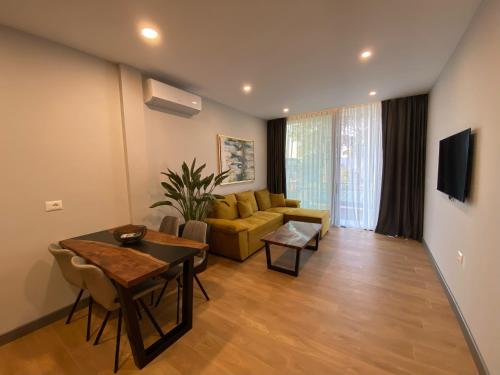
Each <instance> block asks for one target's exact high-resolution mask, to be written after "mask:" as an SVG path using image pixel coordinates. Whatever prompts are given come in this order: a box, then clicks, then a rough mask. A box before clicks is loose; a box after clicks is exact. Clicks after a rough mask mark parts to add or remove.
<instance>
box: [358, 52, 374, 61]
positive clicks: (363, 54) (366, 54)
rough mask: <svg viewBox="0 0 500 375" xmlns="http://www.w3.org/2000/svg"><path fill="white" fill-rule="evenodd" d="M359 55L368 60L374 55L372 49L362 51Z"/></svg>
mask: <svg viewBox="0 0 500 375" xmlns="http://www.w3.org/2000/svg"><path fill="white" fill-rule="evenodd" d="M359 56H360V57H361V59H362V60H367V59H369V58H370V57H371V56H372V51H369V50H365V51H362V52H361V54H360V55H359Z"/></svg>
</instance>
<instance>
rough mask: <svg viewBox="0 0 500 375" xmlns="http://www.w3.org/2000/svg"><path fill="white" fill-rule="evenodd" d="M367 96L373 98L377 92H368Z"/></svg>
mask: <svg viewBox="0 0 500 375" xmlns="http://www.w3.org/2000/svg"><path fill="white" fill-rule="evenodd" d="M368 95H370V96H375V95H377V92H376V91H370V92H369V93H368Z"/></svg>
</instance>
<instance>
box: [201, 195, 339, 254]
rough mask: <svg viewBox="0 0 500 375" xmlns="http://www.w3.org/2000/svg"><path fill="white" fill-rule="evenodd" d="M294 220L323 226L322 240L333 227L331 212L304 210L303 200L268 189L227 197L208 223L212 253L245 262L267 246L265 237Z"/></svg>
mask: <svg viewBox="0 0 500 375" xmlns="http://www.w3.org/2000/svg"><path fill="white" fill-rule="evenodd" d="M290 220H296V221H304V222H311V223H319V224H321V225H322V228H321V237H323V236H324V235H325V234H326V232H328V229H329V227H330V213H329V212H328V211H327V210H313V209H306V208H300V201H297V200H293V199H285V198H284V197H283V195H280V194H271V193H270V192H269V191H268V190H267V189H266V190H260V191H256V192H253V191H246V192H243V193H236V194H228V195H225V196H224V199H223V200H220V201H216V202H215V203H214V205H213V207H212V211H211V214H210V217H209V218H207V219H206V220H205V221H206V222H207V224H209V225H210V235H209V244H210V252H212V253H215V254H219V255H222V256H225V257H228V258H232V259H236V260H240V261H242V260H245V259H246V258H248V257H249V256H250V255H252V254H253V253H255V252H256V251H257V250H259V249H261V248H262V247H263V246H264V243H263V242H262V241H261V240H260V239H261V238H262V237H263V236H264V235H266V234H268V233H270V232H272V231H274V230H276V229H277V228H279V227H280V226H281V225H283V223H286V222H287V221H290Z"/></svg>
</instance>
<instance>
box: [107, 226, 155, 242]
mask: <svg viewBox="0 0 500 375" xmlns="http://www.w3.org/2000/svg"><path fill="white" fill-rule="evenodd" d="M147 231H148V228H146V227H145V226H144V225H132V224H129V225H124V226H123V227H118V228H116V229H115V230H114V231H113V236H114V237H115V240H117V241H118V242H120V243H121V244H122V245H127V244H131V243H135V242H139V241H140V240H142V239H143V238H144V236H145V235H146V233H147Z"/></svg>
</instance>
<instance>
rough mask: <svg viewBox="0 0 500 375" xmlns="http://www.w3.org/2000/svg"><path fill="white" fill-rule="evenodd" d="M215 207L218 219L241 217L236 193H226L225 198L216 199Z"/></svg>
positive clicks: (215, 214)
mask: <svg viewBox="0 0 500 375" xmlns="http://www.w3.org/2000/svg"><path fill="white" fill-rule="evenodd" d="M224 202H226V203H227V204H225V203H224ZM213 209H214V216H215V218H216V219H227V220H234V219H237V218H238V217H239V214H238V206H237V201H236V196H235V195H234V194H228V195H225V196H224V199H220V200H219V199H217V200H216V201H214V202H213Z"/></svg>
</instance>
